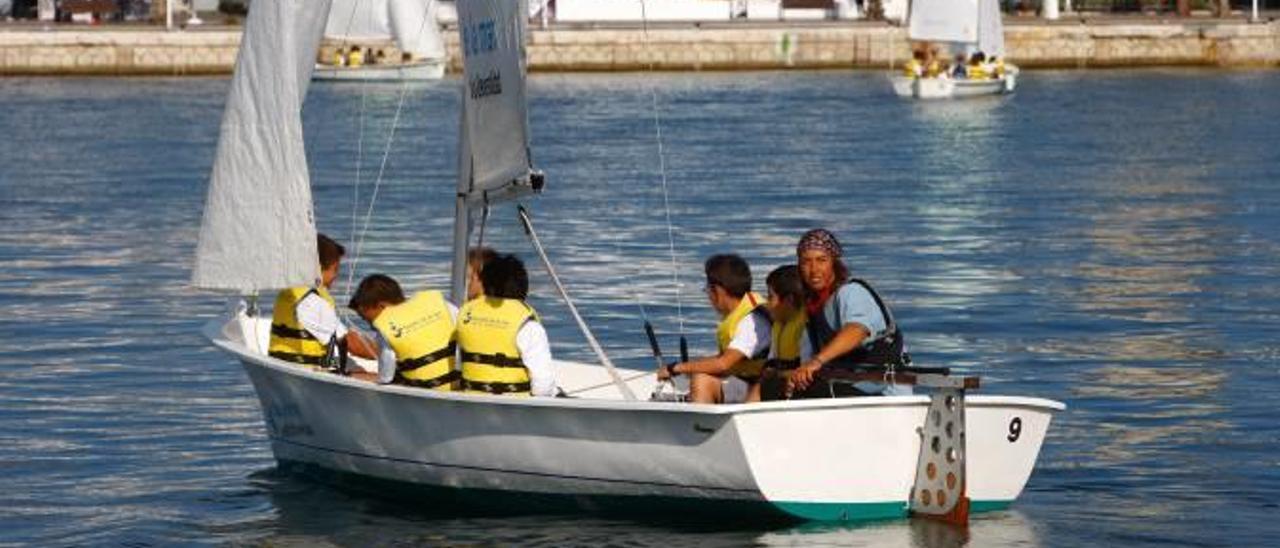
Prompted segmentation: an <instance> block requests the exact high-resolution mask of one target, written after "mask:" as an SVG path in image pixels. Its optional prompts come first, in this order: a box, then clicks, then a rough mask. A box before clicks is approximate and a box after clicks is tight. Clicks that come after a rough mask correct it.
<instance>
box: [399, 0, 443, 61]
mask: <svg viewBox="0 0 1280 548" xmlns="http://www.w3.org/2000/svg"><path fill="white" fill-rule="evenodd" d="M387 12H388V15H389V18H390V20H391V35H392V36H393V37H395V39H396V46H397V47H399V48H400V50H401V51H405V52H409V53H412V54H413V56H414V57H418V58H426V59H443V58H444V56H445V52H444V37H443V36H441V35H440V28H439V24H438V23H437V22H436V2H435V0H390V1H389V2H388V4H387Z"/></svg>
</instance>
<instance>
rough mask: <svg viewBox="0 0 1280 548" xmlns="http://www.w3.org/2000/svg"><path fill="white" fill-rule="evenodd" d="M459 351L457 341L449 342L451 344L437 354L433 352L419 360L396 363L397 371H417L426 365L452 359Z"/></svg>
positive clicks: (418, 358) (437, 351)
mask: <svg viewBox="0 0 1280 548" xmlns="http://www.w3.org/2000/svg"><path fill="white" fill-rule="evenodd" d="M457 351H458V343H457V342H455V341H449V344H447V345H445V347H444V348H441V349H439V350H436V351H435V352H431V353H430V354H427V355H425V356H419V357H417V358H413V359H409V360H398V361H396V371H408V370H410V369H417V368H419V367H422V366H424V365H428V364H432V363H435V362H438V361H440V360H443V359H445V358H452V357H453V355H454V353H455V352H457Z"/></svg>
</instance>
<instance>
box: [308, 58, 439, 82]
mask: <svg viewBox="0 0 1280 548" xmlns="http://www.w3.org/2000/svg"><path fill="white" fill-rule="evenodd" d="M443 77H444V61H443V60H428V61H423V62H418V63H405V64H402V65H361V66H359V67H340V66H334V65H325V64H319V63H317V64H316V68H315V71H314V72H312V75H311V78H312V79H313V80H337V81H382V82H399V81H419V80H439V79H441V78H443Z"/></svg>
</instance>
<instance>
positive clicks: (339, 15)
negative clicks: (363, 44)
mask: <svg viewBox="0 0 1280 548" xmlns="http://www.w3.org/2000/svg"><path fill="white" fill-rule="evenodd" d="M387 1H388V0H333V7H332V8H331V9H330V10H329V20H328V23H327V24H326V25H325V28H324V35H325V36H326V37H328V38H331V39H335V40H344V41H351V40H386V39H387V38H388V37H390V36H391V17H390V10H388V8H387Z"/></svg>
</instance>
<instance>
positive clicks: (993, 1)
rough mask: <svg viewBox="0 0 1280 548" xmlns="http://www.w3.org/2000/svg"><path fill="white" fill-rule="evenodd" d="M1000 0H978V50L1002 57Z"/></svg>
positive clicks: (1002, 41) (1002, 27)
mask: <svg viewBox="0 0 1280 548" xmlns="http://www.w3.org/2000/svg"><path fill="white" fill-rule="evenodd" d="M1001 17H1002V15H1001V14H1000V0H978V51H981V52H983V53H986V54H987V58H991V56H993V55H995V56H1000V57H1004V23H1003V22H1002V21H1001Z"/></svg>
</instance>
